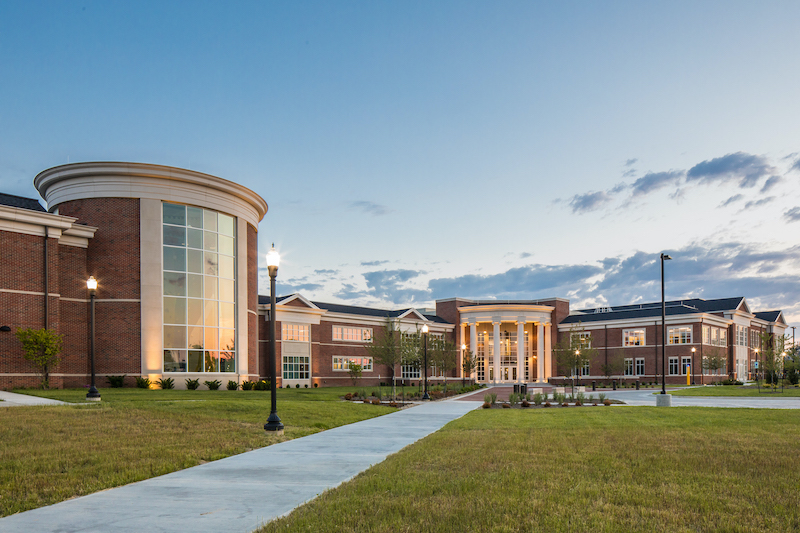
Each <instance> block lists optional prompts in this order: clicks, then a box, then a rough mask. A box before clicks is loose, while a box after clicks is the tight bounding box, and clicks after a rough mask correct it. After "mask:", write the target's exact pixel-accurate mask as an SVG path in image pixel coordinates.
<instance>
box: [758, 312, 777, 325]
mask: <svg viewBox="0 0 800 533" xmlns="http://www.w3.org/2000/svg"><path fill="white" fill-rule="evenodd" d="M781 313H782V311H759V312H758V313H755V315H756V318H758V319H761V320H764V321H766V322H777V321H778V319H781V321H783V317H782V316H781Z"/></svg>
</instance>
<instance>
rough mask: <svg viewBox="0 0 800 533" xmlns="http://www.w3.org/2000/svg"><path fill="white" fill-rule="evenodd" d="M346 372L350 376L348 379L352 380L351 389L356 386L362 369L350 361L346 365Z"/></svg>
mask: <svg viewBox="0 0 800 533" xmlns="http://www.w3.org/2000/svg"><path fill="white" fill-rule="evenodd" d="M347 370H348V372H349V374H350V379H352V380H353V387H355V386H357V385H358V380H359V379H361V373H362V368H361V365H359V364H358V363H354V362H353V361H350V363H349V364H348V365H347Z"/></svg>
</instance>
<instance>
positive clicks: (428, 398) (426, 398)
mask: <svg viewBox="0 0 800 533" xmlns="http://www.w3.org/2000/svg"><path fill="white" fill-rule="evenodd" d="M422 399H423V400H430V399H431V397H430V396H428V391H425V394H423V395H422Z"/></svg>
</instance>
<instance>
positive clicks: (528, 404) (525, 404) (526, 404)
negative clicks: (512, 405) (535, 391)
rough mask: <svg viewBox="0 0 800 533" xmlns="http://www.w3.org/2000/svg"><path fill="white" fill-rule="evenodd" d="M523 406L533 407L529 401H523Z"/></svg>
mask: <svg viewBox="0 0 800 533" xmlns="http://www.w3.org/2000/svg"><path fill="white" fill-rule="evenodd" d="M521 405H522V407H530V406H531V404H530V402H528V400H522V404H521Z"/></svg>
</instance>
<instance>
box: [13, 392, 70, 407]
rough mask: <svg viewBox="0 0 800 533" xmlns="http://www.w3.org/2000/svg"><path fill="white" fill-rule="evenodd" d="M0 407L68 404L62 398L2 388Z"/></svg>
mask: <svg viewBox="0 0 800 533" xmlns="http://www.w3.org/2000/svg"><path fill="white" fill-rule="evenodd" d="M0 400H3V401H2V402H0V407H17V406H29V405H67V404H66V402H62V401H60V400H51V399H50V398H39V397H38V396H28V395H27V394H17V393H14V392H6V391H2V390H0Z"/></svg>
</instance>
